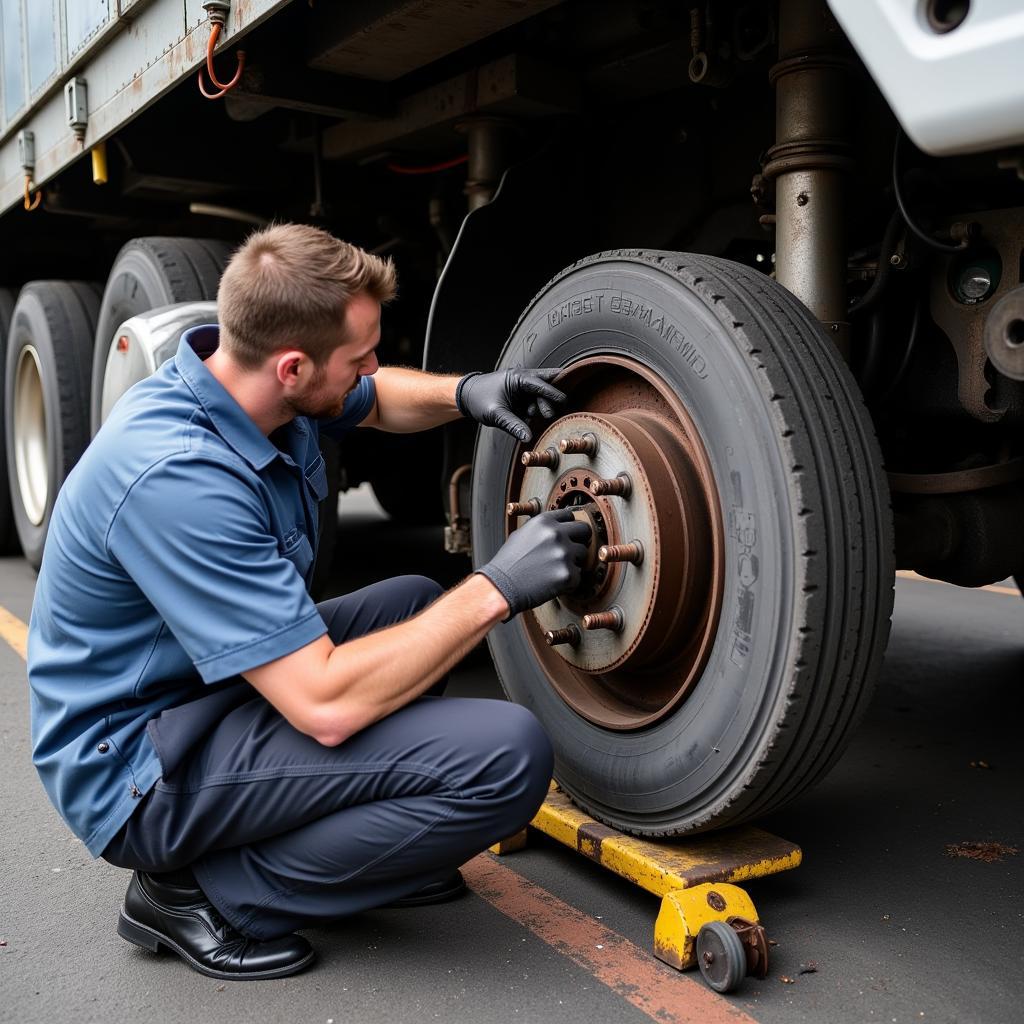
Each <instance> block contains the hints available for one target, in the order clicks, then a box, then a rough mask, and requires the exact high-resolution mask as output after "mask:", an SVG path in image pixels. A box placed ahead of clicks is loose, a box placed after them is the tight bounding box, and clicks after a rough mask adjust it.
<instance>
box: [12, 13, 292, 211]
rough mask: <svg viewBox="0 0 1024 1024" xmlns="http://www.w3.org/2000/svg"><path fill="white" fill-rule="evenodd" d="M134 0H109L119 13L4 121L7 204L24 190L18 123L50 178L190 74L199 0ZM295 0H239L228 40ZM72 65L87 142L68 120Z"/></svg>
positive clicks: (196, 54) (200, 49) (39, 168)
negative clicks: (81, 94) (83, 86)
mask: <svg viewBox="0 0 1024 1024" xmlns="http://www.w3.org/2000/svg"><path fill="white" fill-rule="evenodd" d="M69 2H73V0H63V4H67V3H69ZM127 2H128V0H109V5H108V6H109V9H110V10H109V11H108V13H110V11H112V12H113V13H112V14H111V16H110V17H108V18H107V20H105V21H104V22H103V23H102V25H100V27H99V28H98V29H96V28H95V27H93V29H92V30H91V31H92V35H91V36H89V37H88V39H87V45H86V46H85V48H84V49H83V50H81V52H79V54H78V55H77V56H75V57H74V61H73V63H72V64H70V65H69V64H65V66H64V67H63V68H62V70H61V71H60V73H58V75H56V76H55V78H54V79H53V80H52V81H51V84H50V85H49V86H48V87H47V89H46V90H45V91H44V93H43V95H42V98H41V99H40V100H39V102H37V103H36V104H35V105H34V106H33V107H31V108H29V110H27V111H24V112H22V113H21V114H19V115H18V117H17V118H16V119H13V120H11V121H9V122H8V123H7V124H6V125H5V127H4V132H3V134H2V135H0V212H3V211H6V210H8V209H9V208H10V207H12V206H13V205H15V204H16V203H18V202H20V201H21V199H22V195H23V170H22V166H21V162H20V159H19V156H18V145H17V134H18V132H19V131H21V130H22V129H28V130H31V131H32V132H33V133H34V134H35V152H36V166H35V175H34V177H35V181H36V183H38V184H45V183H46V181H47V180H48V179H49V178H52V177H53V176H54V175H55V174H57V173H59V172H60V171H62V170H64V168H65V167H67V166H69V165H70V164H71V163H73V162H74V161H76V160H78V159H80V158H82V157H83V156H86V155H87V154H88V151H89V149H90V148H91V147H92V146H94V145H95V144H96V143H97V142H100V141H102V140H103V139H105V138H107V137H108V136H109V135H111V134H112V133H114V132H116V131H117V130H118V129H119V128H121V127H122V126H123V125H124V124H126V123H127V122H128V121H130V120H131V119H132V118H133V117H135V116H136V115H137V114H139V113H140V112H141V111H142V110H144V109H145V108H146V107H148V106H149V105H150V104H151V103H154V102H155V101H156V100H158V99H159V98H160V97H161V96H162V95H163V94H164V93H165V92H167V91H168V90H170V89H172V88H173V87H174V86H175V85H177V84H178V83H179V82H180V81H181V80H182V78H184V77H186V76H189V75H191V74H192V73H193V71H194V70H195V69H196V67H198V66H199V64H200V63H201V62H202V61H203V60H204V59H205V54H206V41H207V38H208V34H209V29H208V27H207V24H206V15H205V12H203V11H202V8H201V7H200V6H199V4H198V3H197V2H196V0H185V2H184V3H183V2H182V0H135V2H133V3H131V4H130V8H129V7H127V6H126V4H127ZM289 2H290V0H236V2H235V3H234V4H232V9H231V16H230V18H229V19H228V23H227V26H226V31H225V34H224V36H225V44H226V45H230V43H231V42H232V40H233V39H236V38H238V37H240V36H242V35H244V34H245V33H246V32H248V31H249V30H250V29H252V28H254V27H255V26H256V25H257V24H259V23H260V22H261V21H263V20H265V19H266V18H269V17H271V16H272V15H273V14H274V13H276V12H277V11H279V10H281V9H282V8H283V7H285V6H287V4H288V3H289ZM118 3H120V6H118ZM63 4H62V9H63V10H65V11H66V7H64V6H63ZM197 11H198V12H199V13H201V14H202V17H201V18H200V17H199V16H198V15H197ZM89 24H90V25H92V22H89ZM66 49H67V48H66V47H65V51H66ZM72 71H73V72H74V74H76V75H79V76H81V77H82V78H84V79H85V81H86V83H87V87H88V106H89V111H88V113H89V118H88V124H87V128H86V133H85V138H84V140H83V141H82V142H79V141H78V140H77V139H76V138H75V136H74V134H73V132H72V131H71V129H70V128H69V127H68V124H67V120H66V115H65V110H64V95H63V85H64V82H65V81H66V80H67V78H68V76H69V74H70V73H71V72H72Z"/></svg>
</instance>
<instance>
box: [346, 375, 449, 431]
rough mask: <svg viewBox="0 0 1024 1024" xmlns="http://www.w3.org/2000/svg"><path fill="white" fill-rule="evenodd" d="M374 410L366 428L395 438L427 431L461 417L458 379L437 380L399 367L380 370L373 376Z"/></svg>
mask: <svg viewBox="0 0 1024 1024" xmlns="http://www.w3.org/2000/svg"><path fill="white" fill-rule="evenodd" d="M373 379H374V384H375V386H376V390H377V407H376V413H375V415H374V416H372V417H370V418H369V419H367V420H366V421H364V425H365V426H371V427H377V428H378V429H380V430H387V431H391V432H392V433H396V434H408V433H412V432H414V431H417V430H429V429H430V428H431V427H436V426H440V425H441V424H442V423H448V422H450V421H451V420H455V419H458V418H459V416H460V415H461V413H460V412H459V410H458V409H457V408H456V406H455V386H456V384H458V382H459V378H458V377H457V376H456V377H447V376H437V375H435V374H432V373H424V372H423V371H421V370H410V369H406V368H404V367H400V366H382V367H381V368H380V369H379V370H378V371H377V372H376V373H375V374H374V377H373Z"/></svg>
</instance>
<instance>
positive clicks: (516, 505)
mask: <svg viewBox="0 0 1024 1024" xmlns="http://www.w3.org/2000/svg"><path fill="white" fill-rule="evenodd" d="M541 508H542V506H541V503H540V498H531V499H530V500H529V501H510V502H509V503H508V504H507V505H506V506H505V514H506V515H508V516H535V515H537V513H539V512H540V510H541Z"/></svg>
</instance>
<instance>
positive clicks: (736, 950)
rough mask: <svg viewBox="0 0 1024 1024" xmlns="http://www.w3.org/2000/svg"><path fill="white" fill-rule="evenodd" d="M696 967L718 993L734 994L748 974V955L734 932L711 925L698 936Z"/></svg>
mask: <svg viewBox="0 0 1024 1024" xmlns="http://www.w3.org/2000/svg"><path fill="white" fill-rule="evenodd" d="M697 966H698V967H699V968H700V973H701V974H702V975H703V976H704V980H705V981H706V982H707V983H708V984H709V985H710V986H711V987H712V988H713V989H714V990H715V991H716V992H732V991H733V989H735V988H736V987H737V986H738V985H739V983H740V982H741V981H742V980H743V978H744V976H745V975H746V973H747V955H746V953H745V952H744V949H743V943H742V942H741V941H740V937H739V936H738V935H737V934H736V931H735V929H734V928H732V927H731V926H730V925H727V924H726V923H725V922H724V921H709V922H708V923H707V924H706V925H704V926H703V927H702V928H701V930H700V931H699V932H698V933H697Z"/></svg>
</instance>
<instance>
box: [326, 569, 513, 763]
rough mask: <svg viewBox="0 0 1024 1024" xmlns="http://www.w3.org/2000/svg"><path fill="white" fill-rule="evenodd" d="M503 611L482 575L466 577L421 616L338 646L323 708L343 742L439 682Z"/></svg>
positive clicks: (330, 663)
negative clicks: (335, 725)
mask: <svg viewBox="0 0 1024 1024" xmlns="http://www.w3.org/2000/svg"><path fill="white" fill-rule="evenodd" d="M507 614H508V603H507V602H506V601H505V599H504V598H503V597H502V596H501V594H500V593H499V592H498V590H497V589H496V588H495V586H494V585H493V584H492V583H491V582H490V580H488V579H486V578H485V577H483V576H479V575H474V576H470V577H469V578H468V579H467V580H465V581H463V583H461V584H460V585H459V586H458V587H456V588H455V589H454V590H450V591H449V592H448V593H447V594H444V595H443V596H442V597H440V598H438V600H437V601H435V602H434V603H433V604H432V605H430V607H429V608H426V609H424V610H423V611H422V612H420V614H419V615H416V616H415V617H414V618H412V619H408V620H406V621H405V622H400V623H398V624H397V625H395V626H390V627H388V628H387V629H383V630H381V631H380V632H378V633H372V634H370V635H368V636H364V637H359V638H358V639H355V640H349V641H348V642H346V643H344V644H342V645H341V646H339V647H336V648H335V649H334V651H333V653H332V654H331V656H330V657H329V658H328V662H327V672H326V675H325V684H326V685H325V690H326V693H325V694H324V696H323V706H322V712H323V714H324V716H325V717H326V718H328V719H329V720H331V721H333V722H336V723H337V724H338V725H339V729H338V733H337V735H336V736H335V737H333V738H334V739H335V740H336V742H339V743H340V742H342V741H343V740H344V739H345V738H347V736H351V735H353V734H355V733H357V732H359V731H360V730H361V729H365V728H366V727H367V726H368V725H372V724H373V723H374V722H377V721H379V720H380V719H382V718H384V717H385V716H387V715H390V714H391V713H392V712H393V711H397V710H398V709H399V708H401V707H404V706H405V705H406V704H408V703H409V702H410V701H411V700H414V699H415V698H416V697H418V696H420V695H421V694H422V693H424V692H425V691H426V690H428V689H429V688H430V687H431V686H432V685H433V684H434V683H436V682H437V680H438V679H440V678H441V677H442V676H443V675H444V674H445V673H446V672H448V670H449V669H451V668H452V666H453V665H455V664H456V663H457V662H459V661H460V660H461V659H462V658H463V657H465V656H466V654H468V653H469V651H470V650H472V648H473V647H475V646H476V645H477V644H478V643H479V642H480V641H481V640H482V639H483V637H484V636H485V635H486V634H487V632H488V631H489V630H490V629H491V627H492V626H494V625H495V624H496V623H498V622H500V621H501V620H502V619H503V618H504V617H505V616H506V615H507Z"/></svg>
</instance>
